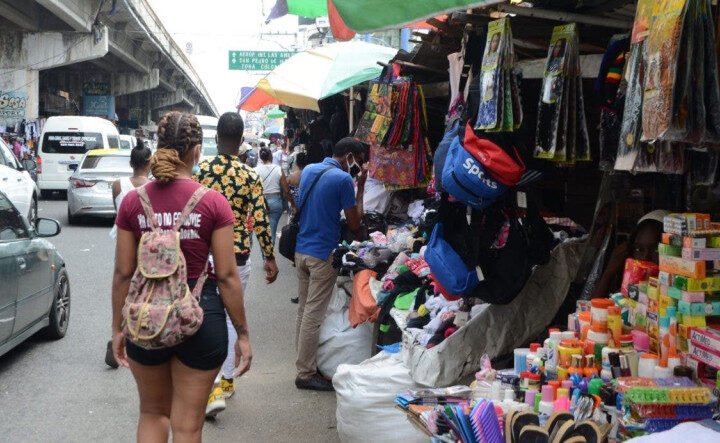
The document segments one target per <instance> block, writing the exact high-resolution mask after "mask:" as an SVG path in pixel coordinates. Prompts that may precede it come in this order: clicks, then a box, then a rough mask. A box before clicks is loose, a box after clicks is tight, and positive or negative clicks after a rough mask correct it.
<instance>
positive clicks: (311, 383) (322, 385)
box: [295, 374, 335, 392]
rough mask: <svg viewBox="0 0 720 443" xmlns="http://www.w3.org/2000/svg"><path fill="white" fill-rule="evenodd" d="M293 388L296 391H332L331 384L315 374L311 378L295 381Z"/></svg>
mask: <svg viewBox="0 0 720 443" xmlns="http://www.w3.org/2000/svg"><path fill="white" fill-rule="evenodd" d="M295 387H297V388H298V389H307V390H310V391H327V392H330V391H334V390H335V388H333V385H332V383H330V382H329V381H327V380H326V379H324V378H322V377H320V376H319V375H317V374H315V375H313V376H312V377H311V378H308V379H302V378H300V377H298V378H296V379H295Z"/></svg>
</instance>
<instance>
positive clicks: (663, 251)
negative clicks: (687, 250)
mask: <svg viewBox="0 0 720 443" xmlns="http://www.w3.org/2000/svg"><path fill="white" fill-rule="evenodd" d="M658 254H660V255H664V256H666V257H682V254H683V248H680V247H678V246H673V245H666V244H664V243H660V244H658Z"/></svg>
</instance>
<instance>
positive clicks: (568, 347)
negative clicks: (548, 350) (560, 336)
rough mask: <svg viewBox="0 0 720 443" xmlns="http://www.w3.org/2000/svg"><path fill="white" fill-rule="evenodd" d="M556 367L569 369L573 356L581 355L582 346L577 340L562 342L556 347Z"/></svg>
mask: <svg viewBox="0 0 720 443" xmlns="http://www.w3.org/2000/svg"><path fill="white" fill-rule="evenodd" d="M558 354H559V355H558V366H562V367H564V368H568V367H570V364H571V363H572V355H573V354H582V344H581V343H580V342H579V341H577V340H563V341H561V342H560V346H558Z"/></svg>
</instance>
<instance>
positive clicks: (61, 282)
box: [43, 269, 70, 340]
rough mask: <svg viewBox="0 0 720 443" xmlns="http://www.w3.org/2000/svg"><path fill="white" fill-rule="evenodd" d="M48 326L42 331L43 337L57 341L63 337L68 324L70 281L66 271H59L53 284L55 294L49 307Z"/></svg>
mask: <svg viewBox="0 0 720 443" xmlns="http://www.w3.org/2000/svg"><path fill="white" fill-rule="evenodd" d="M49 318H50V324H49V325H48V326H47V327H46V328H45V329H44V330H43V332H44V335H45V337H47V338H49V339H51V340H58V339H61V338H63V337H65V333H66V332H67V328H68V324H69V323H70V280H69V279H68V275H67V271H65V269H62V270H60V272H59V273H58V277H57V281H56V282H55V294H54V298H53V302H52V306H50V315H49Z"/></svg>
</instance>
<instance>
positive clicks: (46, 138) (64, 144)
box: [42, 132, 103, 154]
mask: <svg viewBox="0 0 720 443" xmlns="http://www.w3.org/2000/svg"><path fill="white" fill-rule="evenodd" d="M102 147H103V138H102V135H101V134H99V133H97V132H46V133H45V134H44V135H43V145H42V152H44V153H46V154H84V153H85V152H87V151H89V150H91V149H98V148H102Z"/></svg>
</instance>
